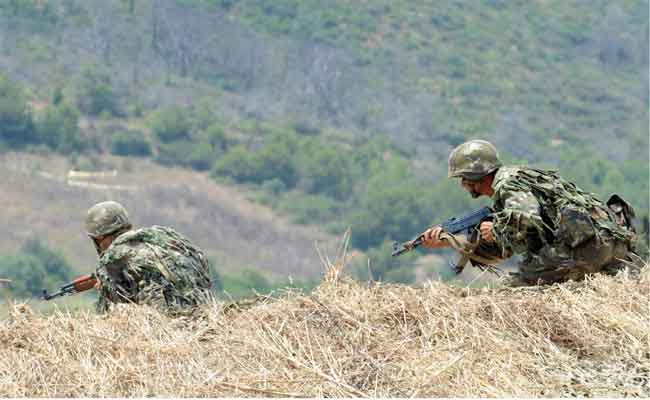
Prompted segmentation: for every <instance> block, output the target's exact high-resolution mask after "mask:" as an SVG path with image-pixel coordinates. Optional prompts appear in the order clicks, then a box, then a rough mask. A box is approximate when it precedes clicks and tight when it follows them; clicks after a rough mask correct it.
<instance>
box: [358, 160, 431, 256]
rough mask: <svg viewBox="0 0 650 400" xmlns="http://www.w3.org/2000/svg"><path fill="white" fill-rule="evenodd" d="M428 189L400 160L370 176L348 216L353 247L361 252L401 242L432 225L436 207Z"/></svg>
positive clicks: (388, 164) (387, 163)
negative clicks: (386, 241)
mask: <svg viewBox="0 0 650 400" xmlns="http://www.w3.org/2000/svg"><path fill="white" fill-rule="evenodd" d="M431 197H432V196H431V192H430V189H428V188H426V187H423V185H422V184H421V183H420V182H418V181H417V180H416V179H415V178H414V177H413V176H412V175H411V173H410V172H409V169H408V166H407V164H406V163H405V162H404V161H403V160H399V159H393V160H390V161H388V162H386V164H385V165H384V170H383V171H380V172H378V173H376V174H375V175H373V176H372V177H371V178H370V179H369V181H368V185H367V188H366V191H365V192H364V193H362V194H361V196H360V199H359V204H358V206H357V207H356V208H355V209H356V210H355V211H353V212H352V213H351V216H350V218H349V221H350V223H349V225H350V226H352V229H353V230H352V238H351V240H352V244H353V245H354V246H355V247H358V248H361V249H368V248H369V247H375V246H378V245H380V244H381V243H383V242H384V240H395V239H396V238H400V239H397V240H403V239H401V238H408V237H411V236H413V235H414V234H415V233H417V232H419V231H421V230H422V228H423V227H426V226H427V225H428V224H431V222H432V219H433V216H434V212H433V209H434V207H435V205H434V204H433V203H431V200H430V199H431Z"/></svg>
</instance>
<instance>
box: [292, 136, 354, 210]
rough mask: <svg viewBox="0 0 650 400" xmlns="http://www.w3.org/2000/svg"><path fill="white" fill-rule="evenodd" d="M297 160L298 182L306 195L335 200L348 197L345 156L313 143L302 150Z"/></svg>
mask: <svg viewBox="0 0 650 400" xmlns="http://www.w3.org/2000/svg"><path fill="white" fill-rule="evenodd" d="M299 160H300V161H299V164H298V166H299V168H298V170H299V174H300V180H301V182H302V184H303V185H304V188H305V190H306V191H307V192H308V193H313V194H318V193H322V194H325V195H327V196H330V197H334V198H337V199H342V198H345V197H348V196H349V194H350V189H351V180H350V166H349V164H350V163H349V161H348V158H347V154H345V153H344V152H342V151H341V150H339V149H336V148H334V147H331V146H329V147H322V146H320V145H319V144H316V143H314V144H313V145H311V146H306V147H305V148H303V149H302V151H301V156H300V157H299Z"/></svg>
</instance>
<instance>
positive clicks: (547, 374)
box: [0, 262, 650, 397]
mask: <svg viewBox="0 0 650 400" xmlns="http://www.w3.org/2000/svg"><path fill="white" fill-rule="evenodd" d="M332 264H333V265H338V266H330V268H329V270H328V271H327V273H326V275H325V278H324V280H323V282H322V284H321V285H320V286H319V287H318V288H317V289H316V290H315V291H314V292H313V293H311V294H309V295H305V294H302V293H298V292H287V293H282V294H281V295H279V296H277V297H276V298H259V299H257V300H255V301H251V302H249V303H248V304H243V303H240V304H234V305H233V304H230V305H226V304H224V303H215V304H212V305H210V306H208V307H206V308H205V309H203V310H201V311H200V312H199V313H197V316H196V317H195V318H189V317H180V318H176V319H171V318H168V317H166V316H164V315H161V314H159V313H157V312H156V311H154V310H152V309H149V308H147V307H137V306H128V307H123V308H118V309H116V310H115V311H114V312H112V313H111V314H109V315H106V316H97V315H94V314H92V313H89V312H81V313H78V314H70V313H67V312H57V313H55V314H53V315H49V316H45V315H43V314H40V313H37V312H34V311H32V310H31V308H29V307H27V306H24V305H22V306H21V305H15V306H14V307H13V309H12V312H11V313H10V315H9V316H8V317H6V318H4V319H3V320H2V321H1V322H0V396H3V397H6V396H9V397H22V396H29V397H54V396H56V397H85V396H111V397H116V396H119V397H121V396H138V397H142V396H174V397H187V396H197V397H201V396H209V397H221V396H248V397H271V396H281V397H293V396H318V397H320V396H327V397H365V396H372V397H380V396H394V397H406V396H420V397H424V396H427V397H430V396H435V397H438V396H458V397H465V396H472V397H475V396H488V397H501V396H516V397H524V396H568V395H581V396H623V395H628V396H650V312H649V311H650V310H649V307H650V267H647V266H646V267H645V268H644V269H643V270H642V272H641V274H640V277H636V278H631V277H629V276H627V275H625V274H622V275H619V276H618V277H616V278H611V277H606V276H596V277H594V278H592V279H590V280H588V281H585V282H581V283H568V284H563V285H554V286H551V287H545V288H531V289H505V288H500V289H499V288H483V289H467V288H458V287H450V286H448V285H445V284H443V283H439V282H432V283H429V284H428V285H426V286H425V287H424V288H412V287H407V286H400V285H381V284H376V285H371V287H368V286H369V285H368V284H365V283H358V282H354V281H351V280H349V279H348V278H347V277H345V276H344V275H343V271H342V267H341V266H340V265H342V263H338V262H334V263H332Z"/></svg>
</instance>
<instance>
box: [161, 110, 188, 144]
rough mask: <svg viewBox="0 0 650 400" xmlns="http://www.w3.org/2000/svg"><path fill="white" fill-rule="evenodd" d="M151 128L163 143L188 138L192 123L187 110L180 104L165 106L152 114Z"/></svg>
mask: <svg viewBox="0 0 650 400" xmlns="http://www.w3.org/2000/svg"><path fill="white" fill-rule="evenodd" d="M151 129H152V130H153V132H154V134H156V136H157V137H158V138H159V139H160V141H162V142H164V143H168V142H173V141H179V140H188V139H189V138H190V131H191V129H192V125H191V123H190V120H189V119H188V118H187V112H186V110H185V109H184V108H182V107H180V106H170V107H166V108H164V109H162V110H160V111H158V112H156V113H155V114H154V115H153V118H152V119H151Z"/></svg>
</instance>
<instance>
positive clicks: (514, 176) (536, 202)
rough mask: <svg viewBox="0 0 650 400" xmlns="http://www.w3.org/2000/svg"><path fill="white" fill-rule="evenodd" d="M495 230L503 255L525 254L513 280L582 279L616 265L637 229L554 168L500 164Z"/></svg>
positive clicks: (494, 182) (629, 249) (531, 281)
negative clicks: (628, 226) (618, 219)
mask: <svg viewBox="0 0 650 400" xmlns="http://www.w3.org/2000/svg"><path fill="white" fill-rule="evenodd" d="M492 188H493V190H494V195H493V200H494V205H493V210H494V212H495V213H494V215H493V217H494V233H495V237H496V242H497V243H498V244H499V246H500V248H501V251H502V256H504V257H505V256H506V255H507V254H506V253H515V254H522V255H523V261H522V263H521V264H520V266H519V272H518V273H517V274H515V275H514V276H513V277H511V278H512V279H511V283H513V284H517V285H518V284H536V283H551V282H558V281H564V280H568V279H581V278H583V277H584V276H585V275H586V274H590V273H594V272H599V271H612V270H615V269H616V268H618V267H620V266H621V260H622V259H625V258H626V256H627V255H628V252H629V251H631V250H633V249H632V243H633V240H634V232H633V231H632V229H627V228H626V227H624V226H621V225H619V224H618V223H617V222H616V219H615V216H614V213H613V212H612V211H611V210H610V209H609V208H608V207H607V206H606V205H605V204H604V203H603V202H601V201H600V200H598V199H597V198H596V197H595V195H593V194H591V193H587V192H585V191H583V190H581V189H580V188H578V187H577V186H575V185H574V184H573V183H570V182H568V181H566V180H564V179H563V178H561V177H560V176H559V175H557V173H556V172H554V171H545V170H540V169H534V168H527V167H501V168H499V170H498V171H497V172H496V174H495V178H494V181H493V184H492Z"/></svg>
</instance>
